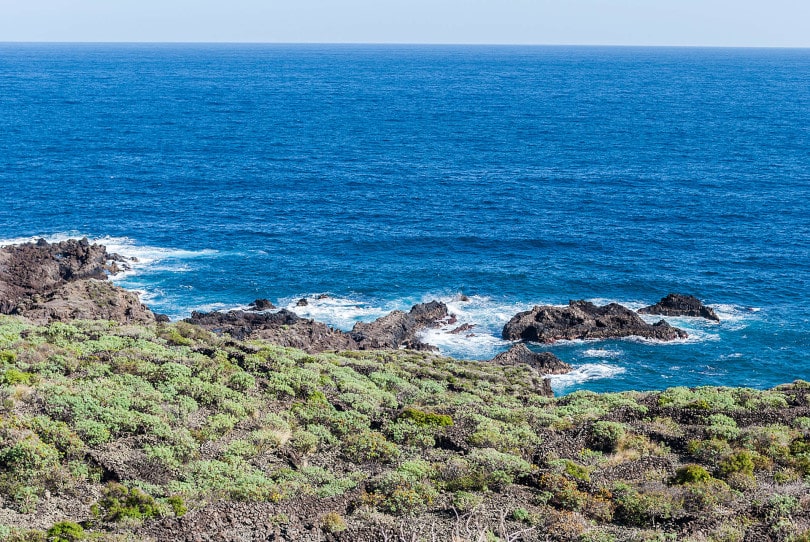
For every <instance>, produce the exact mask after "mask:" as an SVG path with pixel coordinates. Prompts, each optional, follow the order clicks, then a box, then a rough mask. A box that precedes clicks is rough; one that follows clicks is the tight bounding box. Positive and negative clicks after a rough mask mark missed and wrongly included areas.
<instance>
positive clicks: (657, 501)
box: [613, 483, 679, 527]
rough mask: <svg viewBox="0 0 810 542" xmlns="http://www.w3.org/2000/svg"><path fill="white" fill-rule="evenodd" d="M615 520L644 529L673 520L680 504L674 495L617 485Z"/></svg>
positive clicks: (614, 492)
mask: <svg viewBox="0 0 810 542" xmlns="http://www.w3.org/2000/svg"><path fill="white" fill-rule="evenodd" d="M613 497H614V502H615V504H616V513H615V518H616V520H618V521H619V522H620V523H624V524H627V525H634V526H638V527H644V526H646V525H650V524H654V523H660V522H661V521H665V520H668V519H670V518H672V516H673V514H674V513H675V511H676V510H677V508H678V506H679V504H678V503H677V502H676V501H675V500H674V498H673V496H672V495H668V494H665V493H659V492H653V491H645V492H643V493H642V492H639V491H638V490H636V489H635V488H633V487H631V486H629V485H627V484H624V483H617V484H616V485H615V486H614V487H613Z"/></svg>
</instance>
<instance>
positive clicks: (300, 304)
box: [295, 297, 309, 307]
mask: <svg viewBox="0 0 810 542" xmlns="http://www.w3.org/2000/svg"><path fill="white" fill-rule="evenodd" d="M307 305H309V301H307V298H306V297H302V298H301V299H299V300H298V301H297V302H296V303H295V306H296V307H306V306H307Z"/></svg>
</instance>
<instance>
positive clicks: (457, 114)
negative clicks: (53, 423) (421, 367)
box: [0, 44, 810, 393]
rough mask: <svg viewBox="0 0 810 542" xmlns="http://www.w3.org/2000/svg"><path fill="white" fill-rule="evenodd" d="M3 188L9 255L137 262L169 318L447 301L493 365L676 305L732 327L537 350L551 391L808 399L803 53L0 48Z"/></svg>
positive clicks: (137, 283)
mask: <svg viewBox="0 0 810 542" xmlns="http://www.w3.org/2000/svg"><path fill="white" fill-rule="evenodd" d="M0 187H2V188H1V189H0V239H2V240H0V244H7V243H11V242H15V241H20V240H24V239H27V238H36V237H39V236H44V237H46V238H49V239H60V238H65V237H68V236H76V235H86V236H89V237H91V238H92V239H96V240H99V241H100V242H103V243H105V244H107V245H109V246H110V247H111V249H113V250H117V251H119V252H121V253H122V254H125V255H130V256H133V255H134V256H137V257H138V258H139V259H140V263H139V264H137V265H136V266H135V268H134V270H133V271H132V272H130V273H127V274H126V275H124V276H120V277H118V278H117V279H116V280H117V281H118V282H119V283H120V284H122V285H124V286H127V287H130V288H136V289H138V290H140V291H142V292H143V298H144V300H145V301H146V302H147V303H148V304H149V305H150V306H151V307H152V308H154V309H155V310H156V311H159V312H164V313H167V314H169V315H171V316H172V317H173V318H179V317H183V316H184V315H188V314H189V313H190V311H191V310H192V309H209V310H210V309H213V308H229V307H236V306H242V305H246V304H247V303H249V302H250V301H252V300H253V299H255V298H257V297H267V298H270V299H271V300H273V301H274V302H275V303H276V304H278V305H279V306H286V305H294V301H295V300H296V299H298V298H300V297H313V296H315V295H317V294H329V296H330V298H329V299H324V300H320V301H315V300H313V301H312V302H311V303H310V305H309V306H308V307H306V308H296V310H297V311H298V312H299V313H301V314H302V315H306V316H313V317H316V318H318V319H321V320H324V321H327V322H329V323H332V324H334V325H336V326H340V327H342V328H344V329H347V328H349V327H351V325H352V323H353V322H354V321H356V320H359V319H363V320H369V319H373V318H375V317H377V316H380V315H382V314H384V313H386V312H387V311H389V310H391V309H394V308H408V307H409V306H410V305H411V304H413V303H415V302H419V301H423V300H429V299H433V298H439V299H442V300H445V301H447V302H449V303H450V306H451V308H452V309H453V310H454V312H456V313H457V314H458V315H459V319H460V320H461V321H464V322H469V323H473V324H476V327H475V329H474V331H475V336H473V337H465V336H456V335H450V334H447V333H446V332H442V331H434V332H431V333H430V336H429V337H428V339H429V341H431V342H434V343H435V344H438V345H439V346H440V347H441V349H442V351H443V352H445V353H448V354H452V355H457V356H461V357H468V358H473V359H488V358H489V357H491V356H492V355H493V354H494V353H496V352H497V351H500V350H503V349H506V348H507V347H508V344H507V343H505V342H503V341H501V340H500V339H499V338H498V337H499V333H500V328H501V327H502V325H503V324H504V323H505V322H506V321H507V320H508V318H509V317H510V316H512V315H513V314H514V313H516V312H517V311H519V310H524V309H527V308H529V307H531V306H532V305H533V304H541V303H551V304H562V303H566V302H567V301H568V300H569V299H580V298H584V299H590V300H595V301H598V302H604V301H618V302H621V303H624V304H627V305H629V306H631V307H634V308H636V307H640V306H642V305H645V304H649V303H653V302H655V301H657V300H658V299H660V298H661V297H663V296H664V295H665V294H667V293H669V292H683V293H690V294H694V295H697V296H698V297H700V298H701V299H703V300H704V301H705V302H706V303H708V304H710V305H712V306H714V307H715V308H716V309H717V310H718V312H719V313H720V316H721V317H722V318H723V321H722V322H721V323H720V324H712V323H708V322H704V321H701V320H697V319H689V318H683V319H671V321H672V323H674V324H675V325H679V326H681V327H684V328H686V329H687V330H688V331H689V332H690V338H689V339H688V340H685V341H681V342H678V343H674V344H657V343H651V342H643V341H633V340H623V341H598V342H571V343H564V344H557V345H554V346H551V347H538V348H543V349H550V350H551V351H553V352H554V353H556V354H557V355H558V356H560V357H561V358H562V359H563V360H565V361H568V362H570V363H572V364H573V365H575V366H576V367H577V370H576V371H575V372H574V373H573V374H572V375H568V376H566V377H560V378H557V379H556V380H555V383H554V386H555V388H556V390H557V391H558V392H561V393H566V392H570V391H572V390H575V389H582V388H585V389H592V390H596V391H603V390H623V389H657V388H663V387H667V386H673V385H688V386H697V385H715V384H721V385H744V386H754V387H769V386H773V385H776V384H779V383H782V382H787V381H791V380H794V379H796V378H810V353H808V349H810V300H808V296H809V295H810V280H809V279H810V50H757V49H750V50H746V49H677V48H674V49H669V48H591V47H581V48H571V47H432V46H431V47H428V46H409V47H406V46H315V45H313V46H280V45H217V46H214V45H27V44H0ZM461 293H463V294H465V295H467V296H470V298H471V300H470V301H469V302H461V301H459V294H461Z"/></svg>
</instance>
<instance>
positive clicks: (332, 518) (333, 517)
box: [321, 512, 347, 534]
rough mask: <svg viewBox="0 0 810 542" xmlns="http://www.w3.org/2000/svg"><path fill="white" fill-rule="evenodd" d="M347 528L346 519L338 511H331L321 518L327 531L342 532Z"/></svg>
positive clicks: (322, 526)
mask: <svg viewBox="0 0 810 542" xmlns="http://www.w3.org/2000/svg"><path fill="white" fill-rule="evenodd" d="M346 528H347V526H346V520H344V519H343V517H342V516H341V515H340V514H338V513H337V512H329V513H328V514H326V515H324V516H323V518H321V529H323V531H324V532H326V533H333V534H334V533H341V532H343V531H345V530H346Z"/></svg>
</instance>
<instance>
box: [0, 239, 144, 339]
mask: <svg viewBox="0 0 810 542" xmlns="http://www.w3.org/2000/svg"><path fill="white" fill-rule="evenodd" d="M122 260H123V258H122V257H121V256H118V255H117V254H108V253H107V249H106V248H105V247H104V246H102V245H96V244H91V243H90V242H89V241H88V240H87V239H86V238H85V239H80V240H75V239H70V240H67V241H61V242H59V243H48V242H47V241H45V240H44V239H40V240H39V241H37V242H36V243H24V244H21V245H14V246H7V247H3V248H0V313H3V314H16V315H19V316H25V317H27V318H29V319H31V320H34V321H36V322H39V323H44V322H49V321H53V320H60V321H68V320H72V319H77V318H79V319H88V320H92V319H105V320H115V321H118V322H136V323H149V322H153V321H154V320H155V316H154V314H152V312H151V311H150V310H149V309H148V308H146V306H144V305H143V304H142V303H141V302H140V300H139V299H138V296H137V294H135V293H134V292H128V291H126V290H124V289H123V288H119V287H118V286H115V285H113V284H112V283H110V282H109V281H108V280H107V275H108V273H109V274H113V273H115V272H116V270H117V269H118V268H119V266H118V265H117V264H116V262H121V261H122Z"/></svg>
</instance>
